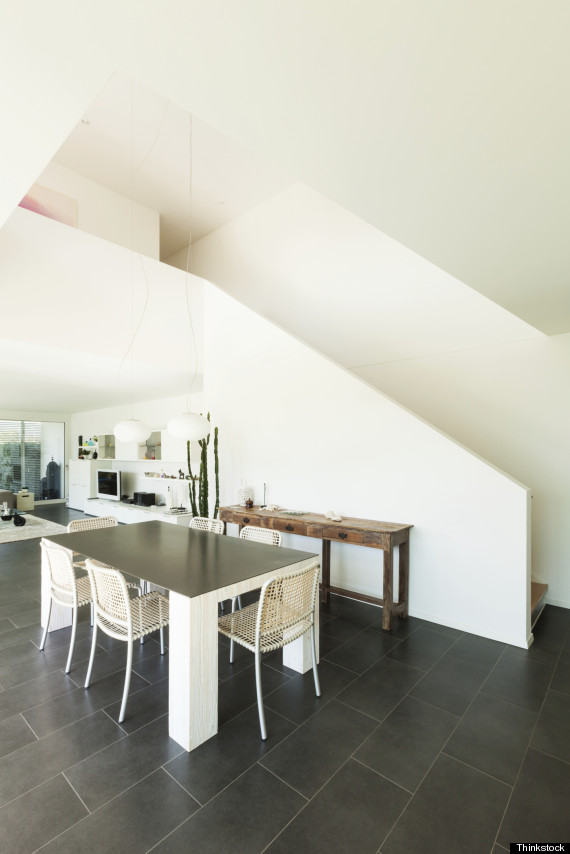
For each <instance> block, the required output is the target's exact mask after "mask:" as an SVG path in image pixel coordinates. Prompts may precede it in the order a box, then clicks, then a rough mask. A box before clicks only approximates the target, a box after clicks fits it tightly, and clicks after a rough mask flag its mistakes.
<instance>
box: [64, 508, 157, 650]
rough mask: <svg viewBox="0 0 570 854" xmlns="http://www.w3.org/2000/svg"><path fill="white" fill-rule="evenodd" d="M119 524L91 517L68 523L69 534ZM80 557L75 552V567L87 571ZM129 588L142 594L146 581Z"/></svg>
mask: <svg viewBox="0 0 570 854" xmlns="http://www.w3.org/2000/svg"><path fill="white" fill-rule="evenodd" d="M118 524H119V523H118V521H117V520H116V519H115V517H114V516H90V517H89V518H87V519H72V520H71V522H68V523H67V533H68V534H77V533H79V532H81V531H96V530H98V529H99V528H116V527H117V526H118ZM78 557H83V555H82V554H81V552H73V566H74V567H76V568H77V569H83V570H85V571H86V570H87V567H86V566H85V561H84V560H77V559H76V558H78ZM86 577H87V576H86ZM127 587H132V588H133V589H134V590H138V591H139V593H142V592H143V587H144V581H142V579H141V582H140V584H136V583H135V582H134V581H127ZM91 625H93V603H91ZM142 642H143V641H142V638H141V643H142Z"/></svg>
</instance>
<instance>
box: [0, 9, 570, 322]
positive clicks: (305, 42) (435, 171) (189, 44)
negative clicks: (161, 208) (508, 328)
mask: <svg viewBox="0 0 570 854" xmlns="http://www.w3.org/2000/svg"><path fill="white" fill-rule="evenodd" d="M33 7H34V11H33V14H31V13H30V9H29V6H28V4H18V5H17V4H12V5H11V6H10V9H9V11H8V12H7V13H6V15H5V19H4V20H3V27H2V42H3V44H2V51H1V55H2V60H3V64H4V65H5V67H4V69H3V73H2V76H1V79H2V90H3V91H2V107H3V119H4V123H5V126H6V128H7V130H6V132H4V133H3V134H2V137H3V139H2V146H3V151H4V152H5V153H6V154H5V156H2V157H1V158H0V162H1V166H0V168H1V170H2V180H3V186H4V187H5V188H6V190H5V192H4V193H3V199H2V205H3V213H4V216H5V215H7V214H8V213H9V212H10V210H11V209H12V208H13V206H14V205H15V204H16V203H17V201H18V197H19V196H21V195H22V194H23V192H25V190H26V188H27V187H28V186H29V185H30V184H31V183H32V182H33V180H34V178H35V177H36V176H37V174H39V172H40V171H41V167H42V165H45V163H46V162H47V161H48V160H49V159H50V158H51V156H52V155H53V154H54V152H55V150H56V149H57V147H58V146H59V145H60V144H61V142H63V140H64V139H65V138H66V136H67V135H68V133H69V131H70V130H71V128H72V127H73V125H74V124H76V122H77V121H78V120H79V118H80V117H81V114H82V112H83V111H84V110H85V109H86V107H87V106H88V104H89V103H90V102H91V100H92V99H93V96H94V89H95V88H96V86H97V83H98V84H99V87H101V86H102V85H103V84H104V83H105V82H106V80H107V79H108V78H109V77H110V76H111V75H112V74H113V73H114V72H115V71H116V70H117V68H125V69H127V70H128V71H129V72H130V73H132V74H133V75H134V76H135V77H136V78H137V79H140V80H142V81H143V82H145V83H146V84H147V85H149V86H151V87H152V88H154V89H156V90H158V91H160V92H162V93H163V94H165V95H166V96H167V97H169V98H170V99H171V100H173V101H174V102H175V103H178V104H179V105H180V106H183V107H185V108H186V109H189V110H190V111H192V112H193V113H195V114H196V115H197V116H198V117H199V118H201V119H203V120H204V121H206V122H208V123H209V124H212V125H213V126H214V127H217V128H218V129H220V130H222V131H224V132H225V133H227V134H228V135H229V136H230V137H232V138H234V139H235V140H237V141H239V142H240V143H242V144H244V145H245V146H247V147H248V148H250V149H252V150H253V151H256V152H258V153H260V154H263V155H264V156H266V157H267V158H268V159H270V160H272V161H273V162H275V163H276V164H277V165H279V166H281V167H282V168H284V169H285V170H286V171H287V172H288V173H290V174H291V175H293V176H295V177H297V178H300V179H301V180H303V181H304V182H305V183H307V184H308V185H310V186H312V187H313V188H315V189H317V190H318V191H319V192H321V193H323V194H324V195H326V196H328V197H330V198H331V199H334V200H335V201H337V202H338V203H340V204H341V205H342V206H344V207H346V208H348V209H349V210H351V211H353V212H354V213H356V214H357V215H358V216H360V217H361V218H363V219H364V220H366V221H368V222H370V223H371V224H373V225H374V226H376V227H377V228H379V229H380V230H382V231H383V232H385V233H386V234H388V235H390V236H391V237H393V238H395V239H397V240H398V241H399V242H401V243H402V244H403V245H405V246H408V247H409V248H411V249H412V250H414V251H415V252H417V253H418V254H420V255H422V256H423V257H425V258H427V259H428V260H430V261H432V262H433V263H435V264H437V265H438V266H439V267H441V268H442V269H444V270H446V271H447V272H449V273H451V274H453V275H454V276H455V277H456V278H458V279H459V280H460V281H463V282H465V283H466V284H468V285H469V286H470V287H473V288H475V289H477V290H480V291H481V292H482V293H485V294H486V295H488V296H490V297H491V298H492V299H494V300H495V301H496V302H498V303H499V304H501V305H503V306H505V307H506V308H508V309H509V310H510V311H513V312H514V313H515V314H518V315H519V316H520V317H522V318H523V319H525V320H527V321H528V322H529V323H532V324H533V325H536V326H538V327H539V328H540V329H542V330H543V331H545V332H547V333H555V332H561V331H565V330H567V329H568V328H569V327H570V297H569V296H568V288H567V287H566V280H567V271H568V269H569V267H570V264H569V262H570V248H569V245H570V244H569V241H568V240H567V239H566V234H565V223H566V222H567V220H568V213H569V209H568V206H569V200H570V186H569V184H570V170H569V169H568V166H567V151H568V147H569V143H570V117H569V111H568V109H567V104H568V102H569V97H568V96H569V91H568V88H569V82H570V68H569V66H570V52H569V51H568V50H567V33H568V30H569V24H570V5H568V4H567V3H565V2H562V0H555V2H553V3H550V4H548V7H547V8H545V7H544V6H541V5H540V4H536V3H535V2H534V0H522V2H520V0H504V2H501V3H499V4H497V3H496V2H494V0H482V2H479V3H456V2H453V0H440V2H436V3H423V2H414V3H412V4H411V6H410V4H408V3H400V4H395V3H392V2H389V0H359V2H356V3H354V4H350V6H348V5H347V4H346V3H340V2H333V3H331V2H324V0H294V1H293V2H290V3H286V4H285V3H283V4H275V3H271V4H268V3H265V2H261V1H260V0H243V2H240V3H228V2H225V0H212V2H210V3H208V4H204V3H202V2H198V0H190V2H188V0H185V2H182V0H172V2H168V3H166V4H163V5H161V6H160V7H156V6H154V5H152V4H150V5H149V4H131V3H121V4H115V3H111V2H109V0H104V2H101V3H100V4H98V7H97V14H94V12H93V10H92V9H91V8H90V7H83V6H82V4H73V3H71V2H69V0H56V2H54V3H52V4H43V3H40V2H35V3H34V4H33ZM6 155H7V156H6ZM4 179H6V183H4Z"/></svg>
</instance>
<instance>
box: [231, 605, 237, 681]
mask: <svg viewBox="0 0 570 854" xmlns="http://www.w3.org/2000/svg"><path fill="white" fill-rule="evenodd" d="M236 602H237V596H234V598H233V599H232V614H234V613H235V610H236ZM234 649H235V646H234V639H233V638H231V640H230V664H233V663H234Z"/></svg>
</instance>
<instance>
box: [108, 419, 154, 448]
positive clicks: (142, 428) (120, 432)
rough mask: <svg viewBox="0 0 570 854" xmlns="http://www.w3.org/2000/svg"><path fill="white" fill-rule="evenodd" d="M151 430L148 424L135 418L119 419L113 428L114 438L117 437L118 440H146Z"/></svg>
mask: <svg viewBox="0 0 570 854" xmlns="http://www.w3.org/2000/svg"><path fill="white" fill-rule="evenodd" d="M151 432H152V431H151V429H150V427H149V426H148V424H145V422H144V421H137V420H136V419H135V418H130V419H128V420H126V421H119V423H118V424H117V425H116V426H115V429H114V430H113V433H114V434H115V439H118V440H119V442H146V440H147V439H148V437H149V436H150V434H151Z"/></svg>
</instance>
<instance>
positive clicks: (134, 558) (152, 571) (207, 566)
mask: <svg viewBox="0 0 570 854" xmlns="http://www.w3.org/2000/svg"><path fill="white" fill-rule="evenodd" d="M45 539H47V540H49V541H50V542H52V543H57V544H58V545H61V546H65V548H68V549H72V550H73V551H75V552H79V553H80V554H83V555H86V556H87V557H90V558H93V559H94V560H98V561H101V562H102V563H106V564H109V565H110V566H114V567H116V568H117V569H120V570H121V572H126V573H128V574H129V575H134V576H135V577H136V578H143V579H144V580H145V581H149V582H151V584H157V585H159V586H160V587H166V588H167V589H168V590H173V591H174V592H176V593H181V594H183V595H184V596H190V597H192V596H200V595H202V594H203V593H209V592H210V591H212V590H217V589H218V588H220V587H226V586H227V585H228V584H235V583H236V582H238V581H244V580H245V579H247V578H252V577H254V576H256V575H263V573H265V572H271V571H272V570H278V569H282V568H283V567H285V566H290V565H291V564H295V563H298V562H300V561H303V560H307V558H314V557H318V555H315V554H314V553H312V552H301V551H297V549H283V548H278V547H276V546H267V545H265V544H264V543H255V542H250V541H248V540H241V539H239V538H238V537H226V536H221V535H220V534H210V533H206V532H205V531H194V530H191V529H190V528H186V527H184V526H182V525H172V524H170V523H169V522H160V521H158V520H155V521H152V522H138V523H134V524H130V525H119V526H118V527H116V528H99V529H97V530H94V531H81V532H78V533H74V534H58V535H57V536H54V537H46V538H45ZM293 569H294V567H293Z"/></svg>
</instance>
